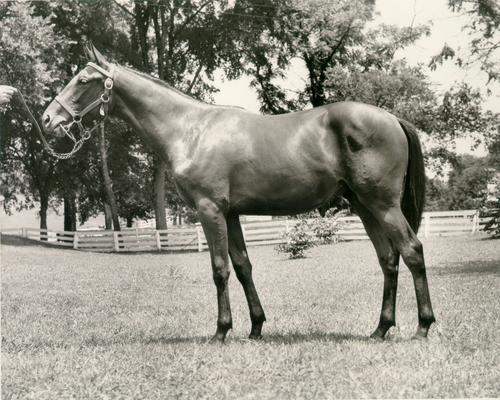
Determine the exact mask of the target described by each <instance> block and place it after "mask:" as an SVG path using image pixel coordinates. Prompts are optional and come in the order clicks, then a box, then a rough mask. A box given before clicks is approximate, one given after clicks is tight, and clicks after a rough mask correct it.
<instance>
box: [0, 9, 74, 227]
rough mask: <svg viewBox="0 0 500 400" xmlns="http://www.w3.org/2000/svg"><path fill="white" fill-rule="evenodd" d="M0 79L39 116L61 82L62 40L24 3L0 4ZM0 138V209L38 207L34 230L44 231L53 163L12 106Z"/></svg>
mask: <svg viewBox="0 0 500 400" xmlns="http://www.w3.org/2000/svg"><path fill="white" fill-rule="evenodd" d="M0 24H1V25H2V31H1V36H0V75H1V76H2V77H4V79H5V80H6V81H7V82H8V83H9V84H10V85H12V86H15V87H17V88H18V89H19V90H20V91H21V92H22V93H23V94H24V95H25V97H26V101H27V103H28V105H29V107H30V108H31V109H32V110H34V112H35V114H40V113H41V111H42V110H43V109H44V108H45V105H46V103H47V101H48V99H50V97H51V90H54V89H55V88H57V87H60V86H61V82H62V81H63V80H64V79H65V77H66V76H65V74H64V72H63V68H62V66H63V65H62V59H61V57H60V55H61V54H63V53H64V50H65V43H64V40H63V39H62V38H60V37H58V36H57V35H56V34H55V32H54V29H53V26H52V25H51V24H50V21H49V20H48V19H47V18H43V17H38V16H33V15H32V8H31V7H30V5H29V4H26V3H2V4H0ZM7 113H8V116H9V118H6V121H5V123H4V126H3V128H4V129H2V134H1V152H2V155H1V171H2V172H1V180H2V185H1V186H2V189H1V190H2V194H3V196H4V197H5V202H4V208H5V210H6V212H10V211H11V209H12V208H17V209H19V208H24V207H32V206H33V205H34V203H33V202H34V201H38V202H39V203H40V228H41V229H47V210H48V207H49V203H50V200H51V195H52V193H53V191H54V185H55V168H56V161H55V160H54V159H53V158H52V157H51V156H49V155H48V154H47V153H46V152H44V149H43V146H42V144H41V143H40V142H39V141H38V139H37V136H36V135H37V133H36V131H35V129H34V127H33V126H32V125H31V124H29V123H26V122H24V121H26V115H25V114H24V113H23V112H22V110H21V109H19V108H18V106H17V105H16V104H14V105H13V107H12V108H10V109H9V110H8V111H7Z"/></svg>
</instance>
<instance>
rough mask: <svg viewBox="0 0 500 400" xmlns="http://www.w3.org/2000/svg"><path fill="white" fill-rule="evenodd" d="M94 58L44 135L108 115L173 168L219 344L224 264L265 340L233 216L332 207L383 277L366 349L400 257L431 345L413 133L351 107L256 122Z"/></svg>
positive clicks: (226, 307)
mask: <svg viewBox="0 0 500 400" xmlns="http://www.w3.org/2000/svg"><path fill="white" fill-rule="evenodd" d="M89 58H90V61H91V62H90V63H89V64H87V66H86V67H85V68H84V69H83V70H82V71H80V72H79V73H78V75H76V76H75V77H74V78H73V79H72V80H71V81H70V83H69V84H68V85H67V86H66V87H65V88H64V90H62V92H61V93H60V94H59V96H58V97H56V99H55V101H53V102H52V103H51V104H50V105H49V107H48V108H47V110H46V111H45V113H44V115H43V126H44V130H45V132H46V133H54V134H58V135H61V134H64V133H65V132H67V131H68V129H69V128H71V125H74V124H75V123H76V124H77V125H78V126H79V127H80V128H82V129H86V128H84V126H85V125H87V126H88V124H89V123H90V122H91V121H95V120H100V119H102V118H104V117H105V116H107V115H108V114H109V113H112V114H115V115H117V116H118V117H120V118H122V119H124V120H125V121H128V122H129V123H130V124H131V125H132V126H133V127H134V128H135V130H136V131H137V132H139V133H140V134H142V135H143V136H144V137H145V139H146V140H147V141H148V142H149V143H150V144H151V146H152V148H153V149H155V150H156V152H157V153H158V154H159V155H160V156H161V157H163V158H164V159H165V160H166V161H167V162H168V163H169V165H170V167H171V171H172V174H173V176H174V179H175V183H176V186H177V188H178V190H179V193H180V195H181V196H182V198H183V199H184V200H185V202H186V203H187V204H188V205H190V206H191V207H194V208H195V209H196V210H197V211H198V214H199V218H200V221H201V223H202V226H203V230H204V232H205V235H206V237H207V241H208V245H209V248H210V257H211V262H212V270H213V279H214V282H215V286H216V289H217V302H218V318H217V331H216V333H215V336H214V340H216V341H224V339H225V337H226V334H227V332H228V330H229V329H231V327H232V317H231V308H230V304H229V292H228V277H229V258H231V261H232V263H233V266H234V269H235V272H236V276H237V278H238V280H239V281H240V282H241V284H242V286H243V289H244V292H245V295H246V298H247V301H248V306H249V309H250V317H251V321H252V328H251V333H250V337H251V338H260V337H261V330H262V325H263V322H264V321H265V319H266V318H265V315H264V311H263V309H262V306H261V303H260V300H259V296H258V295H257V291H256V289H255V286H254V282H253V279H252V265H251V263H250V260H249V259H248V254H247V251H246V247H245V241H244V239H243V234H242V230H241V226H240V222H239V215H240V214H270V215H289V214H296V213H302V212H305V211H308V210H312V209H315V208H318V207H321V206H322V205H324V204H325V203H327V202H328V201H329V200H331V199H332V198H334V197H335V196H339V195H342V196H344V197H346V198H347V199H348V200H349V201H350V202H351V204H352V205H353V207H354V209H355V210H356V212H357V213H358V215H359V216H360V218H361V220H362V221H363V224H364V226H365V228H366V231H367V233H368V235H369V237H370V239H371V241H372V242H373V245H374V246H375V250H376V252H377V255H378V259H379V262H380V266H381V267H382V272H383V274H384V291H383V301H382V311H381V314H380V322H379V324H378V326H377V328H376V329H375V331H374V332H373V334H372V337H373V338H379V339H382V338H384V336H385V334H386V332H387V330H388V329H389V328H390V327H391V326H393V325H395V303H396V291H397V279H398V264H399V258H400V255H401V256H402V258H403V260H404V262H405V263H406V265H407V266H408V267H409V269H410V271H411V274H412V276H413V281H414V285H415V292H416V297H417V305H418V329H417V332H416V334H415V337H417V338H423V337H426V336H427V332H428V330H429V327H430V325H431V324H432V323H433V322H434V321H435V319H434V314H433V311H432V306H431V300H430V296H429V289H428V284H427V277H426V271H425V264H424V256H423V249H422V244H421V243H420V241H419V240H418V239H417V236H416V232H417V230H418V227H419V224H420V219H421V215H422V209H423V203H424V179H425V177H424V165H423V158H422V150H421V147H420V142H419V139H418V136H417V134H416V130H415V128H414V127H413V126H412V125H411V124H410V123H408V122H406V121H403V120H401V119H398V118H397V117H395V116H394V115H392V114H390V113H388V112H386V111H384V110H382V109H380V108H376V107H373V106H369V105H366V104H361V103H354V102H341V103H335V104H330V105H326V106H322V107H317V108H315V109H312V110H309V111H302V112H296V113H291V114H286V115H278V116H262V115H257V114H253V113H250V112H248V111H245V110H243V109H239V108H234V107H225V106H214V105H209V104H205V103H202V102H199V101H196V100H194V99H192V98H190V97H188V96H186V95H184V94H182V93H181V92H179V91H177V90H175V89H173V88H172V87H170V86H168V85H167V84H165V83H164V82H161V81H159V80H157V79H154V78H152V77H150V76H148V75H145V74H142V73H139V72H136V71H134V70H132V69H129V68H126V67H123V66H119V65H116V64H112V63H110V62H108V61H107V60H106V59H105V58H104V57H103V56H102V54H100V53H99V52H98V51H97V50H96V49H95V48H94V47H93V46H91V47H90V48H89ZM68 127H69V128H68ZM94 127H95V125H94ZM91 130H92V129H87V131H86V132H87V133H88V132H89V131H91Z"/></svg>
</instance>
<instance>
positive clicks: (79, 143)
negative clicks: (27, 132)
mask: <svg viewBox="0 0 500 400" xmlns="http://www.w3.org/2000/svg"><path fill="white" fill-rule="evenodd" d="M17 94H18V96H19V99H20V101H21V104H22V106H23V108H24V111H26V114H27V115H28V117H29V119H30V121H31V122H32V123H33V125H34V126H35V129H36V131H37V132H38V136H40V139H41V141H42V143H43V145H44V147H45V149H46V150H47V152H48V153H49V154H50V155H52V156H53V157H55V158H57V159H59V160H67V159H68V158H70V157H72V156H73V155H74V154H75V153H76V152H77V151H78V150H80V149H81V147H82V146H83V143H84V142H85V141H86V140H88V139H90V135H84V136H82V137H81V138H80V139H76V138H75V137H74V136H73V135H67V136H68V137H69V138H70V139H71V140H72V141H73V149H72V150H71V151H69V152H68V153H58V152H56V151H55V150H54V149H53V148H52V147H50V145H49V143H48V142H47V140H46V139H45V136H43V133H42V130H41V128H40V125H38V122H37V120H36V118H35V117H34V116H33V114H32V112H31V110H30V109H29V107H28V105H27V104H26V101H25V100H24V96H23V94H22V93H21V92H20V91H19V90H18V91H17Z"/></svg>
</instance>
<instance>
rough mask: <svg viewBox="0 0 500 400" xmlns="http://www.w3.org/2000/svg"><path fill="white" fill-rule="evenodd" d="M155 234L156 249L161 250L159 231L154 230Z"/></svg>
mask: <svg viewBox="0 0 500 400" xmlns="http://www.w3.org/2000/svg"><path fill="white" fill-rule="evenodd" d="M155 232H156V233H155V236H156V247H157V248H158V251H161V240H160V231H158V230H157V231H155Z"/></svg>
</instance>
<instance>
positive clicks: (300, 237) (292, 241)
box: [276, 219, 314, 258]
mask: <svg viewBox="0 0 500 400" xmlns="http://www.w3.org/2000/svg"><path fill="white" fill-rule="evenodd" d="M310 230H311V227H310V225H309V222H308V221H307V219H299V221H298V222H297V223H296V224H295V225H294V226H293V227H292V228H291V229H290V230H289V231H287V232H285V233H284V234H283V235H282V238H283V239H285V240H286V242H285V243H281V244H279V245H278V246H276V250H277V251H278V252H279V253H285V254H288V257H289V258H304V257H305V256H304V252H305V251H306V250H307V249H310V248H311V247H313V246H314V236H313V235H311V234H310V233H309V231H310Z"/></svg>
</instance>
